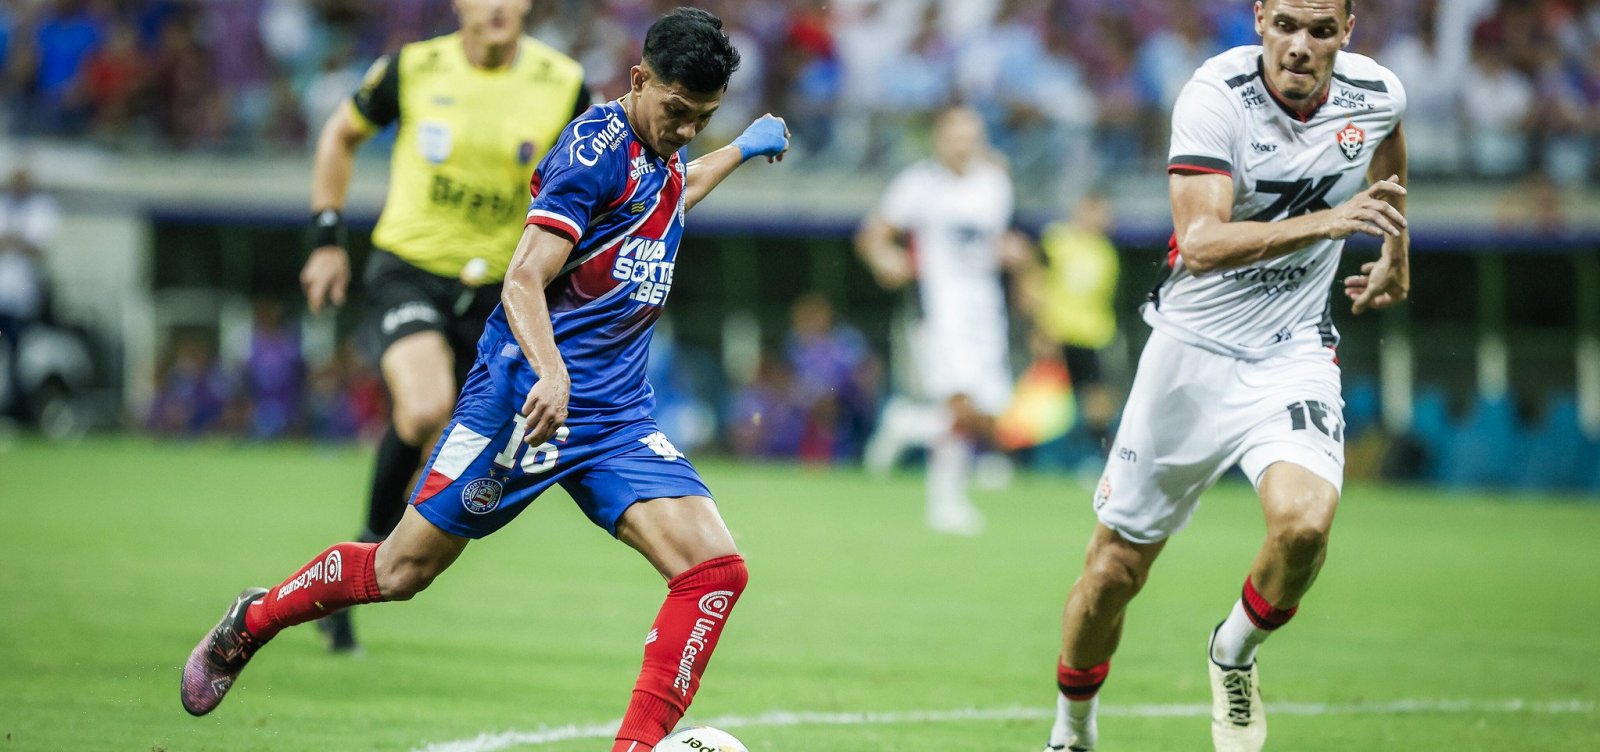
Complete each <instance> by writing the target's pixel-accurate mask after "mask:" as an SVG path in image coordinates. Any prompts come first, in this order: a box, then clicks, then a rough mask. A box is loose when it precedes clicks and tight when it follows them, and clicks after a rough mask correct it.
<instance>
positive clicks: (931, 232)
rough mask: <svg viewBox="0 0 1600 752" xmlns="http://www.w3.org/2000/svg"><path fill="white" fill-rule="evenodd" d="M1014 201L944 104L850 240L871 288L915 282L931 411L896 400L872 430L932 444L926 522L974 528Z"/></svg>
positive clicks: (920, 356) (1003, 396)
mask: <svg viewBox="0 0 1600 752" xmlns="http://www.w3.org/2000/svg"><path fill="white" fill-rule="evenodd" d="M1012 200H1013V199H1012V189H1011V176H1010V174H1009V173H1008V172H1007V171H1006V169H1005V167H1004V166H1003V165H1001V164H1000V163H999V162H998V160H997V159H996V158H994V157H993V156H992V152H991V151H990V147H989V143H988V139H987V136H986V134H985V132H984V127H983V121H982V119H980V118H979V117H978V114H977V113H976V112H974V111H973V110H971V109H970V108H966V107H952V108H949V109H946V110H945V111H943V112H942V113H940V115H939V117H938V120H937V121H936V122H935V124H934V132H933V157H932V158H930V159H926V160H923V161H921V162H918V163H916V164H914V165H912V166H910V167H908V168H906V170H905V171H904V172H902V173H900V174H899V175H898V176H897V177H895V179H894V181H893V182H892V183H890V185H889V189H888V191H887V192H886V193H885V194H884V198H883V203H882V205H881V206H880V207H879V208H878V210H877V212H876V213H874V214H873V215H872V216H870V217H868V218H867V220H866V222H865V223H863V225H862V227H861V231H860V232H859V233H858V234H857V237H856V249H857V251H858V252H859V253H860V255H861V258H862V260H864V261H865V262H866V264H867V266H868V268H870V269H871V270H872V274H873V276H874V277H875V278H876V279H877V281H878V284H880V285H881V286H883V287H884V288H885V289H888V290H897V289H901V288H904V287H905V286H906V285H908V284H910V283H911V282H913V281H915V282H916V283H917V293H918V294H917V296H916V301H917V304H918V306H919V309H920V317H919V319H920V320H919V322H918V325H917V330H916V333H915V335H914V337H913V350H914V351H915V356H916V361H917V366H918V367H917V372H918V376H919V377H920V382H921V384H920V386H921V391H922V392H923V396H924V397H926V398H928V399H932V400H935V401H936V402H937V403H938V407H937V408H936V409H935V410H933V411H932V413H933V414H932V415H930V416H927V417H926V418H924V417H922V416H916V415H914V414H913V416H912V417H910V418H909V420H904V421H903V420H902V419H903V418H904V417H905V415H906V413H905V412H896V411H895V410H894V409H892V408H893V407H894V406H893V405H892V406H891V409H890V410H886V411H885V416H884V423H885V425H883V426H881V427H880V432H881V431H889V432H898V431H901V430H902V428H904V427H902V426H899V425H894V424H896V423H899V422H906V423H910V424H913V425H912V426H911V427H910V430H909V433H912V434H923V435H918V436H912V437H910V438H911V439H912V440H913V441H915V442H917V443H922V442H926V443H927V444H928V486H927V521H928V525H929V526H930V527H932V528H933V529H935V530H938V531H940V532H948V533H958V534H969V535H970V534H975V533H977V532H979V531H980V530H981V529H982V527H983V517H982V515H981V513H979V512H978V509H977V507H975V506H973V504H972V501H971V499H970V498H969V497H968V495H967V485H968V479H969V476H970V475H971V467H972V463H973V457H974V452H975V450H976V449H977V445H978V444H980V443H981V442H983V441H985V440H987V438H988V437H989V436H990V435H991V434H992V433H993V424H994V416H995V415H998V414H999V413H1000V412H1002V411H1004V410H1005V408H1006V406H1007V404H1008V403H1009V402H1010V399H1011V376H1010V369H1009V367H1008V365H1007V360H1006V355H1007V340H1006V310H1005V293H1004V290H1003V288H1002V286H1001V269H1002V266H1003V265H1004V264H1005V263H1006V261H1005V259H1004V258H1003V256H1004V254H1003V253H1002V250H1001V249H1002V247H1003V245H1004V241H1005V240H1006V238H1007V233H1008V232H1010V225H1011V211H1012ZM917 424H920V425H917ZM876 438H877V437H875V440H876Z"/></svg>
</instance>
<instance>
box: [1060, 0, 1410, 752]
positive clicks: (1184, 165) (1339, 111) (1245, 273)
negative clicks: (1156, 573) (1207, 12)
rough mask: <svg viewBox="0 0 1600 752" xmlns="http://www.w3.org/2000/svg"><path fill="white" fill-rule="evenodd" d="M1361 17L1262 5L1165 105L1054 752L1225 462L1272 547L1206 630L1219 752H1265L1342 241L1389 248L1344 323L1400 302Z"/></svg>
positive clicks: (1333, 377) (1089, 717)
mask: <svg viewBox="0 0 1600 752" xmlns="http://www.w3.org/2000/svg"><path fill="white" fill-rule="evenodd" d="M1353 6H1354V3H1353V2H1352V0H1265V1H1264V2H1257V3H1256V5H1255V18H1256V30H1257V32H1258V33H1259V34H1260V35H1261V38H1262V44H1261V46H1254V45H1252V46H1247V47H1237V48H1234V49H1232V50H1229V51H1228V52H1225V53H1223V54H1221V55H1219V56H1216V57H1213V58H1211V59H1210V60H1208V61H1206V63H1205V64H1204V65H1203V66H1201V67H1200V69H1199V70H1197V71H1196V72H1195V74H1194V77H1193V78H1192V79H1191V80H1190V82H1189V84H1188V85H1187V86H1185V87H1184V90H1183V93H1182V94H1181V95H1179V97H1178V102H1177V105H1176V106H1175V108H1174V109H1173V113H1172V142H1171V147H1170V157H1169V161H1168V164H1169V166H1168V172H1169V173H1170V178H1169V190H1170V193H1171V200H1172V216H1173V235H1172V241H1171V252H1170V254H1169V255H1168V257H1167V264H1166V266H1165V267H1164V268H1163V269H1162V271H1161V276H1160V278H1159V279H1158V280H1157V283H1156V286H1155V289H1154V290H1152V291H1151V293H1150V298H1149V302H1148V303H1147V304H1146V305H1145V306H1144V307H1143V309H1142V310H1143V314H1144V319H1145V321H1146V323H1148V324H1149V325H1150V326H1151V328H1152V329H1153V332H1152V334H1151V336H1150V340H1149V342H1148V343H1147V344H1146V345H1145V349H1144V352H1143V354H1142V355H1141V356H1140V360H1139V367H1138V372H1137V374H1136V375H1135V377H1134V383H1133V388H1132V390H1131V392H1130V396H1129V398H1128V402H1127V407H1126V409H1125V410H1124V412H1123V418H1122V422H1121V424H1120V426H1119V427H1118V430H1117V435H1116V441H1115V445H1114V448H1113V449H1112V451H1111V455H1110V457H1108V459H1107V462H1106V469H1105V472H1104V474H1103V475H1102V476H1101V477H1100V484H1099V486H1098V488H1097V489H1096V491H1095V494H1094V501H1093V503H1094V509H1095V514H1096V517H1097V518H1098V523H1097V525H1096V526H1095V531H1094V532H1093V533H1092V535H1091V538H1090V541H1089V546H1088V552H1087V555H1086V556H1085V562H1084V565H1083V569H1082V574H1081V576H1080V577H1079V578H1078V580H1077V581H1076V582H1075V583H1074V584H1073V586H1072V591H1071V594H1070V595H1069V596H1068V598H1067V603H1066V607H1065V609H1064V612H1063V614H1062V650H1061V653H1060V655H1059V657H1058V660H1057V662H1056V667H1055V668H1056V681H1057V684H1058V686H1059V688H1060V693H1059V694H1058V695H1057V696H1056V703H1057V705H1056V707H1057V714H1056V722H1055V724H1054V725H1053V727H1052V728H1051V729H1050V736H1049V740H1048V741H1047V742H1046V749H1047V750H1074V751H1077V752H1084V751H1087V750H1093V749H1094V748H1095V746H1096V743H1097V741H1098V740H1097V737H1098V726H1097V719H1096V715H1097V711H1096V709H1097V706H1098V702H1099V694H1098V693H1099V690H1100V688H1101V685H1102V684H1103V683H1104V682H1105V680H1106V677H1107V675H1108V673H1109V672H1110V669H1111V657H1112V654H1113V653H1115V652H1116V649H1117V647H1118V643H1119V642H1120V640H1121V637H1122V630H1123V623H1124V617H1125V615H1126V609H1127V606H1128V604H1129V603H1130V602H1131V601H1132V599H1133V598H1134V596H1135V595H1137V594H1138V592H1139V590H1140V588H1141V587H1142V586H1143V584H1144V583H1145V581H1146V580H1147V579H1148V577H1149V574H1150V568H1151V566H1152V565H1153V564H1154V563H1155V560H1156V557H1157V556H1158V555H1159V554H1160V553H1161V550H1162V548H1163V547H1164V546H1165V545H1166V542H1167V540H1168V539H1170V537H1171V536H1173V535H1175V534H1177V533H1178V532H1179V531H1181V530H1182V529H1183V528H1184V527H1185V526H1186V525H1187V524H1188V522H1189V520H1190V519H1191V518H1192V516H1193V514H1194V512H1195V509H1196V507H1197V506H1198V504H1199V501H1200V496H1201V495H1202V494H1203V493H1205V491H1206V490H1207V489H1208V488H1210V487H1211V486H1212V485H1214V484H1215V483H1216V482H1217V480H1218V479H1219V478H1220V477H1221V476H1222V474H1223V473H1224V472H1226V471H1228V470H1229V469H1230V468H1232V467H1234V466H1238V467H1240V468H1241V469H1243V470H1244V472H1245V474H1246V476H1247V477H1248V478H1249V480H1250V482H1251V483H1252V484H1253V485H1254V486H1255V488H1256V492H1257V494H1258V495H1259V496H1260V499H1261V508H1262V512H1263V515H1264V516H1265V518H1266V537H1265V540H1264V541H1263V542H1262V544H1261V547H1260V549H1259V550H1258V552H1257V554H1256V556H1255V560H1254V563H1253V564H1252V565H1251V567H1250V570H1249V573H1248V574H1247V575H1246V577H1245V580H1244V586H1243V588H1242V593H1241V594H1240V596H1239V597H1238V598H1237V599H1235V600H1234V601H1233V604H1232V608H1231V610H1230V611H1229V612H1228V613H1227V615H1226V617H1224V619H1223V620H1222V622H1221V623H1220V624H1218V625H1217V627H1216V628H1215V629H1214V630H1212V632H1211V640H1210V644H1209V646H1208V649H1207V656H1206V658H1207V660H1206V666H1207V672H1208V674H1209V675H1210V684H1211V697H1212V711H1211V738H1212V744H1213V745H1214V747H1215V748H1216V749H1217V750H1218V752H1259V750H1261V749H1262V747H1263V746H1264V745H1265V744H1266V739H1267V720H1266V715H1265V709H1264V707H1263V705H1262V702H1261V691H1260V675H1259V672H1258V671H1257V666H1256V652H1257V649H1258V648H1259V647H1260V646H1261V645H1262V643H1264V642H1265V641H1266V639H1267V638H1268V637H1269V636H1270V635H1272V634H1273V633H1274V632H1275V631H1276V630H1278V629H1279V628H1281V627H1283V626H1284V625H1285V624H1287V623H1288V622H1289V620H1290V619H1291V618H1292V617H1293V616H1294V615H1295V613H1296V611H1297V610H1298V608H1299V606H1300V604H1301V601H1302V599H1303V598H1304V597H1305V595H1306V593H1307V592H1308V591H1309V590H1310V588H1311V585H1312V583H1313V582H1314V581H1315V580H1316V576H1317V573H1318V572H1319V571H1320V569H1321V566H1322V563H1323V561H1324V558H1325V557H1326V554H1327V545H1328V536H1329V533H1330V530H1331V529H1332V525H1333V517H1334V511H1335V509H1336V508H1337V507H1338V505H1339V498H1340V489H1341V487H1342V484H1343V481H1344V417H1343V406H1344V400H1343V397H1342V396H1341V393H1340V389H1341V387H1340V373H1339V365H1338V360H1337V357H1336V351H1335V348H1336V347H1337V345H1338V343H1339V335H1338V331H1337V330H1336V329H1335V328H1334V326H1333V320H1332V306H1333V302H1332V300H1331V292H1332V288H1333V286H1334V284H1335V276H1336V275H1337V273H1338V267H1339V262H1340V257H1341V254H1342V251H1343V249H1344V239H1345V238H1348V237H1349V236H1351V235H1354V234H1356V233H1365V234H1369V235H1374V236H1377V237H1380V238H1382V239H1383V247H1382V251H1381V255H1380V257H1379V258H1378V260H1377V261H1371V262H1367V263H1365V264H1363V265H1362V266H1361V268H1360V272H1359V273H1358V274H1355V275H1352V276H1350V277H1346V278H1345V280H1344V288H1345V294H1346V296H1347V297H1349V298H1350V299H1351V300H1352V301H1353V304H1352V310H1353V312H1354V313H1355V314H1361V313H1363V312H1365V311H1367V310H1369V309H1378V308H1386V307H1389V306H1392V305H1395V304H1397V303H1399V302H1400V301H1402V300H1404V299H1405V298H1406V295H1407V293H1408V291H1409V288H1410V271H1409V267H1410V261H1409V256H1410V236H1409V235H1408V234H1407V230H1406V226H1407V225H1406V219H1405V215H1404V212H1405V206H1406V202H1405V194H1406V189H1405V187H1404V186H1403V185H1402V184H1403V183H1404V182H1405V177H1404V176H1405V175H1406V149H1405V136H1404V134H1403V132H1402V130H1401V124H1400V123H1401V120H1402V118H1403V117H1404V114H1405V110H1406V96H1405V89H1404V88H1403V87H1402V85H1401V83H1400V80H1399V79H1398V78H1396V77H1395V75H1394V74H1393V73H1392V72H1390V71H1389V70H1388V69H1386V68H1384V67H1383V66H1381V65H1379V64H1378V63H1377V62H1375V61H1374V60H1372V59H1371V58H1369V57H1365V56H1362V55H1356V54H1352V53H1346V52H1344V51H1343V50H1344V48H1345V47H1346V46H1347V45H1348V44H1349V41H1350V34H1351V32H1352V30H1353V29H1354V28H1355V21H1356V18H1355V15H1354V10H1353ZM1197 427H1198V428H1200V429H1202V430H1196V429H1197ZM1197 642H1198V641H1197ZM1289 746H1294V745H1293V744H1290V745H1289Z"/></svg>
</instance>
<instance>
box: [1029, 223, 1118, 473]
mask: <svg viewBox="0 0 1600 752" xmlns="http://www.w3.org/2000/svg"><path fill="white" fill-rule="evenodd" d="M1113 221H1114V219H1113V214H1112V207H1111V201H1110V200H1109V199H1108V198H1107V197H1106V196H1105V195H1104V194H1101V193H1090V194H1089V195H1087V196H1085V197H1083V198H1082V199H1080V200H1079V201H1078V202H1077V204H1076V206H1074V207H1073V209H1072V211H1071V213H1070V214H1069V219H1067V220H1065V221H1062V222H1056V223H1053V224H1050V225H1048V226H1046V227H1045V228H1044V231H1043V233H1041V234H1040V237H1039V249H1040V251H1042V253H1043V257H1044V265H1043V266H1042V267H1035V268H1032V269H1030V270H1029V271H1028V273H1027V275H1026V277H1027V279H1026V281H1025V282H1024V288H1025V289H1026V290H1028V294H1027V295H1026V296H1025V297H1026V298H1027V299H1028V300H1029V306H1028V307H1029V308H1030V309H1031V310H1030V313H1031V314H1032V317H1033V320H1034V327H1035V330H1036V332H1037V333H1038V336H1041V337H1044V338H1045V339H1046V340H1048V341H1049V343H1050V344H1051V345H1052V347H1053V349H1054V350H1055V354H1056V356H1057V357H1059V358H1060V359H1061V361H1062V362H1063V363H1065V364H1066V366H1067V373H1068V374H1069V375H1070V376H1071V379H1072V389H1073V391H1074V392H1075V393H1076V396H1077V399H1078V405H1079V408H1078V413H1079V415H1081V416H1082V418H1083V421H1084V424H1085V425H1086V427H1087V428H1088V430H1089V435H1090V437H1091V438H1092V439H1094V442H1095V446H1096V447H1097V448H1098V449H1099V450H1100V454H1101V456H1102V457H1103V456H1104V455H1105V453H1106V452H1107V451H1109V450H1110V439H1111V435H1110V434H1111V424H1112V422H1113V421H1115V420H1116V417H1117V408H1118V407H1119V406H1120V405H1119V404H1118V401H1117V397H1116V394H1115V393H1114V392H1113V390H1112V389H1111V387H1110V385H1109V384H1107V383H1106V379H1105V373H1104V370H1103V363H1102V357H1101V351H1103V350H1104V349H1105V348H1106V347H1108V346H1110V345H1111V343H1112V342H1113V341H1114V340H1115V339H1116V336H1117V314H1116V310H1115V307H1114V306H1115V303H1116V295H1117V277H1118V275H1119V273H1120V270H1121V261H1120V260H1119V259H1118V257H1117V249H1116V248H1115V247H1114V246H1112V245H1111V239H1110V238H1109V237H1108V234H1109V233H1110V231H1111V227H1112V223H1113ZM1029 255H1030V258H1035V257H1034V256H1033V255H1032V254H1029Z"/></svg>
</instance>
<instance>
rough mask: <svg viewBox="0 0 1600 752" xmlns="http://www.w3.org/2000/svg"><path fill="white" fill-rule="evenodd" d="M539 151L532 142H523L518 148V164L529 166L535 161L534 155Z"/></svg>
mask: <svg viewBox="0 0 1600 752" xmlns="http://www.w3.org/2000/svg"><path fill="white" fill-rule="evenodd" d="M536 151H538V149H537V148H536V147H534V145H533V142H532V141H523V142H522V143H521V144H519V145H518V146H517V162H518V163H520V164H527V163H529V162H532V161H533V155H534V153H535V152H536Z"/></svg>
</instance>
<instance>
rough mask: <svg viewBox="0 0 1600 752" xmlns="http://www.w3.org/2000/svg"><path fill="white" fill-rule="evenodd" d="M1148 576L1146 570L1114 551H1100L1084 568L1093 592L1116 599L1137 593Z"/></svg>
mask: <svg viewBox="0 0 1600 752" xmlns="http://www.w3.org/2000/svg"><path fill="white" fill-rule="evenodd" d="M1148 577H1149V572H1148V571H1147V570H1145V569H1144V568H1143V567H1140V566H1139V565H1138V564H1137V563H1136V562H1133V561H1129V560H1128V558H1127V557H1126V556H1120V555H1118V554H1117V552H1114V551H1102V552H1101V553H1100V555H1099V556H1096V557H1094V559H1093V560H1092V561H1090V563H1089V566H1088V567H1087V568H1086V569H1085V570H1084V578H1085V579H1086V580H1088V582H1089V584H1090V586H1091V587H1092V588H1093V589H1094V591H1095V592H1097V593H1100V594H1101V595H1102V597H1104V598H1112V599H1117V600H1126V599H1129V598H1132V597H1133V596H1135V595H1138V593H1139V590H1140V589H1141V588H1143V587H1144V583H1145V580H1146V579H1148Z"/></svg>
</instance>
